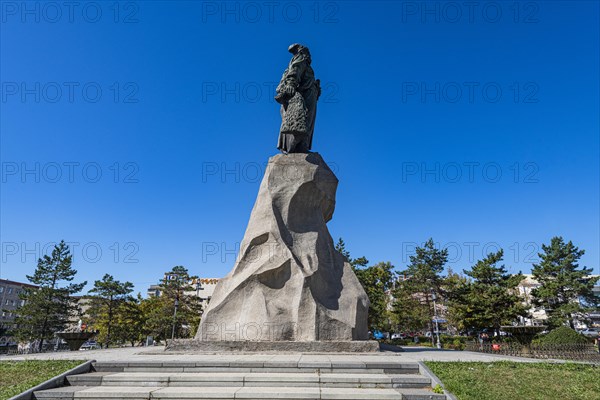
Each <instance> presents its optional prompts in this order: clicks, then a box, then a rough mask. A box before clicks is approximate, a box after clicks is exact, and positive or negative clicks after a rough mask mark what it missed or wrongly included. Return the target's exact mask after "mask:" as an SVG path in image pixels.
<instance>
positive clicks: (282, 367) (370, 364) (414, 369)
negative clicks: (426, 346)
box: [94, 359, 419, 374]
mask: <svg viewBox="0 0 600 400" xmlns="http://www.w3.org/2000/svg"><path fill="white" fill-rule="evenodd" d="M94 369H95V370H96V371H98V372H153V371H158V370H160V371H161V372H284V373H298V372H302V373H322V374H325V373H355V372H356V373H364V374H369V373H373V374H383V373H387V374H418V373H419V365H418V364H417V363H407V362H389V361H388V362H379V361H366V362H360V361H352V360H343V361H339V362H336V361H322V360H318V359H314V360H310V359H307V360H302V359H301V360H299V361H297V360H296V361H290V360H282V361H279V360H275V361H256V360H252V359H248V360H236V361H219V360H215V359H213V360H206V361H198V362H177V361H171V362H150V361H148V362H97V363H95V364H94Z"/></svg>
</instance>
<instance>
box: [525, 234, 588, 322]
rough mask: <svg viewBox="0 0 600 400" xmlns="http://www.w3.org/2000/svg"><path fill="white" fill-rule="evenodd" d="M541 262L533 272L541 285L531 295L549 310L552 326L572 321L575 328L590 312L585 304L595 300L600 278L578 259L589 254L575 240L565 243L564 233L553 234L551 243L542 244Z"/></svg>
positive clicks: (535, 266) (534, 267)
mask: <svg viewBox="0 0 600 400" xmlns="http://www.w3.org/2000/svg"><path fill="white" fill-rule="evenodd" d="M542 250H543V253H539V254H538V256H539V257H540V260H541V261H540V263H539V264H534V265H533V269H532V273H533V277H534V279H536V280H537V281H538V282H539V283H540V286H539V287H537V288H535V289H533V290H532V291H531V294H532V296H533V298H534V300H533V302H534V304H535V305H536V306H541V307H543V308H544V309H545V311H546V314H547V315H548V325H549V326H550V328H555V327H558V326H561V325H564V324H565V323H568V324H569V326H570V327H571V329H575V323H574V320H575V319H576V317H578V316H579V315H582V314H583V313H584V312H586V311H587V309H586V307H585V304H586V301H587V302H588V303H593V302H594V300H593V293H592V289H593V287H594V285H595V283H596V282H597V281H598V278H597V277H596V278H592V277H590V274H591V273H592V269H591V268H586V267H582V268H581V269H579V264H578V261H579V259H580V258H581V256H583V254H584V253H585V251H584V250H579V249H578V248H577V247H575V246H574V245H573V243H572V242H571V241H569V242H568V243H565V242H564V240H563V238H562V237H560V236H557V237H553V238H552V239H551V240H550V245H549V246H546V245H542Z"/></svg>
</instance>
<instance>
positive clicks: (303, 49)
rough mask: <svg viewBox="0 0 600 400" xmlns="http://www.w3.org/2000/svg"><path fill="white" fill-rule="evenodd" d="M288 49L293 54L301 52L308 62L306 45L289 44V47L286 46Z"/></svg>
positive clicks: (308, 54)
mask: <svg viewBox="0 0 600 400" xmlns="http://www.w3.org/2000/svg"><path fill="white" fill-rule="evenodd" d="M288 51H289V52H290V53H292V54H293V55H297V54H302V55H304V56H305V57H306V58H307V59H308V61H309V63H310V61H311V57H310V51H309V50H308V47H306V46H303V45H301V44H300V43H294V44H291V45H290V47H288Z"/></svg>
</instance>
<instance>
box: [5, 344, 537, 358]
mask: <svg viewBox="0 0 600 400" xmlns="http://www.w3.org/2000/svg"><path fill="white" fill-rule="evenodd" d="M403 350H404V351H402V352H398V353H395V352H380V353H369V354H355V353H352V354H350V353H348V354H332V353H327V354H242V353H231V354H210V353H198V354H182V353H176V352H165V351H163V347H122V348H114V349H103V350H86V351H77V352H69V351H64V352H58V353H41V354H28V355H15V356H2V359H3V360H50V359H52V360H96V361H101V362H110V361H112V362H124V361H131V362H133V361H139V362H146V361H155V362H160V361H189V362H193V361H206V360H225V361H236V360H247V359H261V360H291V361H292V360H302V359H311V358H313V359H314V358H315V357H318V358H319V359H321V360H358V359H360V360H362V361H364V360H371V359H374V360H387V359H389V360H393V361H396V362H398V361H406V362H418V361H483V362H490V361H500V360H508V361H521V362H536V361H539V360H534V359H531V358H521V357H511V356H501V355H493V354H483V353H475V352H470V351H455V350H443V349H442V350H438V349H432V348H428V347H405V348H404V349H403Z"/></svg>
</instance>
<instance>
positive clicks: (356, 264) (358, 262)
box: [335, 238, 369, 272]
mask: <svg viewBox="0 0 600 400" xmlns="http://www.w3.org/2000/svg"><path fill="white" fill-rule="evenodd" d="M335 249H336V250H337V251H338V252H339V253H341V254H342V255H343V256H344V258H346V261H348V263H350V265H351V266H352V269H353V270H354V271H355V272H356V270H357V269H359V268H366V267H367V265H368V264H369V260H367V259H366V258H365V257H364V256H363V257H359V258H352V257H350V252H349V251H348V250H346V243H344V240H343V239H342V238H339V240H338V242H337V243H336V245H335Z"/></svg>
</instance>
